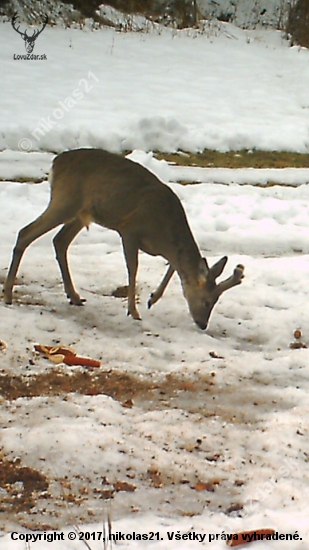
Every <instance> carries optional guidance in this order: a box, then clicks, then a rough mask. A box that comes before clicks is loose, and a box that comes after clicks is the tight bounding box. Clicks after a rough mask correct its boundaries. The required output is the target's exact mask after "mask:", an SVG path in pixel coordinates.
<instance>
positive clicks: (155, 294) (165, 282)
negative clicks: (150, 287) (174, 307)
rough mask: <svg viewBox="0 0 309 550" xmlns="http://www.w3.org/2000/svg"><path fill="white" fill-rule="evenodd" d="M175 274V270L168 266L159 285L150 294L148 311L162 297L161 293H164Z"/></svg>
mask: <svg viewBox="0 0 309 550" xmlns="http://www.w3.org/2000/svg"><path fill="white" fill-rule="evenodd" d="M174 273H175V269H174V268H173V267H172V266H171V265H169V266H168V270H167V272H166V273H165V275H164V277H163V279H162V281H161V283H160V284H159V286H158V288H157V289H156V290H155V291H154V292H152V293H151V294H150V298H149V300H148V304H147V305H148V309H150V308H151V306H153V304H155V303H156V302H157V301H158V300H159V299H160V298H161V296H162V294H163V292H164V291H165V289H166V287H167V285H168V283H169V282H170V280H171V278H172V276H173V274H174Z"/></svg>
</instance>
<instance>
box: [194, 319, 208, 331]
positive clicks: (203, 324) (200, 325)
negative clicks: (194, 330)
mask: <svg viewBox="0 0 309 550" xmlns="http://www.w3.org/2000/svg"><path fill="white" fill-rule="evenodd" d="M195 324H196V325H197V326H198V327H199V328H200V329H201V330H205V329H206V328H207V324H205V323H200V322H199V321H195Z"/></svg>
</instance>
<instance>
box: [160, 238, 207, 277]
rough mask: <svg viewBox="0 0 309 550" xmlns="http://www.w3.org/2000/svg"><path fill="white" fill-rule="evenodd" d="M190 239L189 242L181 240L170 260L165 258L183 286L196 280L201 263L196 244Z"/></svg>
mask: <svg viewBox="0 0 309 550" xmlns="http://www.w3.org/2000/svg"><path fill="white" fill-rule="evenodd" d="M190 237H191V238H190V240H189V241H187V240H185V239H181V240H180V241H179V242H178V246H177V248H176V247H175V248H176V253H175V254H173V257H172V258H167V259H168V260H169V262H170V264H171V265H172V266H173V268H174V269H175V270H176V271H177V273H178V275H179V277H180V279H181V281H182V283H184V284H189V283H190V282H193V281H196V280H197V278H198V273H199V267H200V261H201V254H200V252H199V249H198V247H197V244H196V242H195V240H194V239H193V237H192V235H190Z"/></svg>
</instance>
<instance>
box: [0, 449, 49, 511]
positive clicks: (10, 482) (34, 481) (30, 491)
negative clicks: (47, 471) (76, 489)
mask: <svg viewBox="0 0 309 550" xmlns="http://www.w3.org/2000/svg"><path fill="white" fill-rule="evenodd" d="M48 486H49V482H48V480H47V478H46V476H45V475H44V474H42V473H41V472H38V471H37V470H34V469H33V468H29V467H26V466H22V465H21V461H20V459H16V460H8V459H7V458H5V457H4V456H3V455H2V454H1V453H0V488H1V489H2V493H3V494H2V497H1V499H0V512H5V511H7V510H8V509H10V510H14V512H15V513H18V512H25V511H29V510H31V508H33V507H34V506H35V505H36V498H37V496H38V495H42V494H43V493H46V491H47V489H48Z"/></svg>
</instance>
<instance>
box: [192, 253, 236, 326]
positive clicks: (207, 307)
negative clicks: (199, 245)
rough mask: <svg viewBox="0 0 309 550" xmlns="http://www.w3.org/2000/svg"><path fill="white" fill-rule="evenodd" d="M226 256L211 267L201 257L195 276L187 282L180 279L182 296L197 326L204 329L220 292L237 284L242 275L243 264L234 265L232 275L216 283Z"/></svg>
mask: <svg viewBox="0 0 309 550" xmlns="http://www.w3.org/2000/svg"><path fill="white" fill-rule="evenodd" d="M226 262H227V257H226V256H224V257H223V258H221V260H219V261H218V262H217V263H215V264H214V265H213V266H212V267H209V266H208V264H207V260H206V258H201V260H200V264H199V272H198V274H197V278H195V279H194V281H193V282H192V279H191V280H190V281H189V282H186V281H182V286H183V292H184V296H185V298H186V300H187V302H188V306H189V310H190V313H191V316H192V317H193V320H194V321H195V323H196V324H197V326H198V327H199V328H200V329H202V330H205V329H206V328H207V325H208V321H209V317H210V314H211V312H212V309H213V307H214V305H215V304H216V303H217V301H218V299H219V298H220V296H221V294H222V293H223V292H225V291H226V290H228V289H229V288H232V287H233V286H236V285H239V284H240V283H241V280H242V279H243V277H244V266H243V265H241V264H239V265H237V266H236V267H235V269H234V273H233V275H231V276H230V277H228V278H227V279H225V280H224V281H222V282H220V283H218V284H217V283H216V279H217V277H219V276H220V275H221V273H222V271H223V269H224V267H225V264H226Z"/></svg>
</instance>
